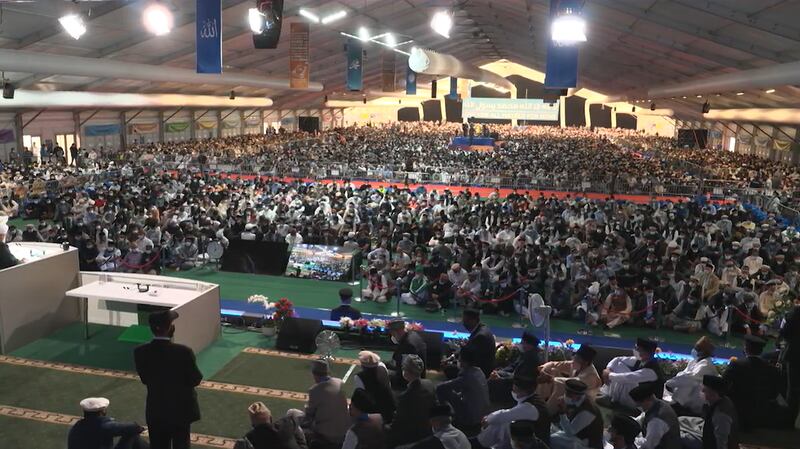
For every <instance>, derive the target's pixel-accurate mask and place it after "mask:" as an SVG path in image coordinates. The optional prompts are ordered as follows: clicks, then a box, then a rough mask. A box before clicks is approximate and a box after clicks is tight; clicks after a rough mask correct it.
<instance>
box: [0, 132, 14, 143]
mask: <svg viewBox="0 0 800 449" xmlns="http://www.w3.org/2000/svg"><path fill="white" fill-rule="evenodd" d="M13 141H14V130H13V129H0V143H9V142H13Z"/></svg>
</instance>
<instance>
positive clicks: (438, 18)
mask: <svg viewBox="0 0 800 449" xmlns="http://www.w3.org/2000/svg"><path fill="white" fill-rule="evenodd" d="M431 28H432V29H433V31H435V32H436V34H439V35H441V36H443V37H446V38H447V39H450V29H451V28H453V17H452V16H451V15H450V14H448V13H447V12H445V11H439V12H437V13H436V14H434V15H433V18H432V19H431Z"/></svg>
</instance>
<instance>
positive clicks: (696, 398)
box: [664, 358, 719, 413]
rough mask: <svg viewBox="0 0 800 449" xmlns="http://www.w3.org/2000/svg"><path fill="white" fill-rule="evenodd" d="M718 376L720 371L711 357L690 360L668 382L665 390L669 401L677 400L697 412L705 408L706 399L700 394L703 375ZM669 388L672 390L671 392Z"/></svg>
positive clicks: (666, 398)
mask: <svg viewBox="0 0 800 449" xmlns="http://www.w3.org/2000/svg"><path fill="white" fill-rule="evenodd" d="M705 375H711V376H718V375H719V372H717V369H716V368H715V367H714V364H713V363H712V362H711V358H705V359H702V360H690V361H689V364H688V365H686V368H685V369H684V370H683V371H681V372H679V373H678V374H676V375H675V377H673V378H672V379H670V380H668V381H667V382H666V384H665V385H666V387H667V388H666V391H665V392H664V395H665V398H664V400H666V401H667V402H677V403H679V404H681V405H683V406H684V407H687V408H689V409H691V410H692V411H693V412H695V413H700V412H701V411H702V410H703V404H704V403H705V401H704V400H703V398H702V397H701V396H700V390H701V387H702V385H703V376H705ZM669 390H672V391H671V392H670V391H669Z"/></svg>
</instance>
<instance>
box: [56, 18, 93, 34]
mask: <svg viewBox="0 0 800 449" xmlns="http://www.w3.org/2000/svg"><path fill="white" fill-rule="evenodd" d="M58 23H60V24H61V27H62V28H64V31H66V32H67V34H69V35H70V36H72V38H73V39H75V40H78V39H80V38H81V36H83V35H84V33H86V24H84V23H83V18H82V17H81V16H79V15H78V14H67V15H66V16H62V17H61V18H59V19H58Z"/></svg>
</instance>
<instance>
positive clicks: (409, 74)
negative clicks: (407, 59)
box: [406, 63, 417, 95]
mask: <svg viewBox="0 0 800 449" xmlns="http://www.w3.org/2000/svg"><path fill="white" fill-rule="evenodd" d="M416 94H417V73H416V72H415V71H413V70H411V67H409V66H408V63H406V95H416Z"/></svg>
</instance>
